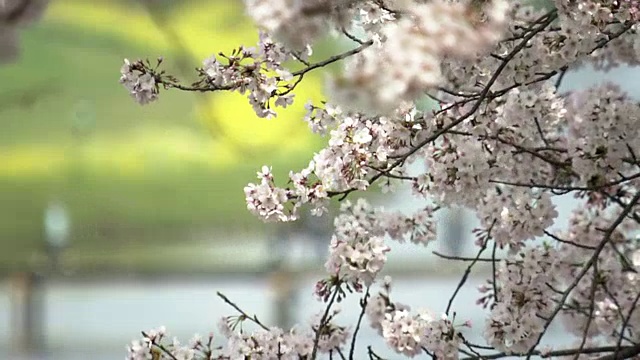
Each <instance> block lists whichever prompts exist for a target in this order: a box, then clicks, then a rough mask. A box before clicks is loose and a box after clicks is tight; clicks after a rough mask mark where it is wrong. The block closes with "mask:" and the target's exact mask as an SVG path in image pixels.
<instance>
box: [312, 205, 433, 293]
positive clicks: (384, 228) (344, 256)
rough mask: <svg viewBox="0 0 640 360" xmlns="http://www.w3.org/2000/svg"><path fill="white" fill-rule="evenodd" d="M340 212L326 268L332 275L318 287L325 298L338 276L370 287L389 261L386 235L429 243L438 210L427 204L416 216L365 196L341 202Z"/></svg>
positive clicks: (349, 282)
mask: <svg viewBox="0 0 640 360" xmlns="http://www.w3.org/2000/svg"><path fill="white" fill-rule="evenodd" d="M340 210H341V214H340V215H339V216H337V217H336V218H335V221H334V226H335V232H334V235H333V237H332V238H331V243H330V246H329V258H328V259H327V261H326V263H325V269H326V271H327V273H328V274H329V275H330V277H331V278H330V279H329V280H323V281H321V282H320V283H319V285H318V286H317V288H316V293H317V295H318V296H319V297H320V298H326V296H327V295H328V294H329V292H330V289H331V286H332V285H333V283H334V282H335V279H339V280H340V281H342V282H344V283H346V284H348V285H349V286H351V287H352V288H353V289H355V290H356V291H360V290H361V289H362V288H363V286H366V287H370V286H371V285H372V284H373V282H374V279H375V278H376V277H377V275H378V273H380V271H382V269H383V267H384V265H385V263H386V261H387V256H386V253H388V252H389V251H390V248H389V247H388V246H387V245H386V243H385V236H389V237H390V238H391V239H393V240H396V241H399V242H405V241H406V240H409V241H411V242H413V243H415V244H421V245H425V246H426V245H427V244H428V243H429V242H431V241H433V240H435V238H436V232H435V222H434V219H433V216H434V213H435V211H436V209H434V208H432V207H426V208H424V209H421V210H419V211H417V212H416V213H415V214H413V215H409V216H407V215H405V214H402V213H400V212H388V211H385V209H384V208H382V207H379V208H373V207H372V206H371V205H370V204H369V203H368V202H367V201H366V200H365V199H362V198H360V199H358V201H357V202H355V203H352V202H351V201H349V200H346V201H345V202H343V203H342V205H341V208H340Z"/></svg>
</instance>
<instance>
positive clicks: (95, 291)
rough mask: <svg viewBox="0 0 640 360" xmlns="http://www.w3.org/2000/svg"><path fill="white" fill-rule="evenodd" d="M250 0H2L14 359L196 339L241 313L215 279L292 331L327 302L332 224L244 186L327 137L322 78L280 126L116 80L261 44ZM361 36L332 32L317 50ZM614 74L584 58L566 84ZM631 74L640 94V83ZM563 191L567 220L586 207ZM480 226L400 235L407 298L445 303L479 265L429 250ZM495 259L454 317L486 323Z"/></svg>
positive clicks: (346, 317) (460, 219)
mask: <svg viewBox="0 0 640 360" xmlns="http://www.w3.org/2000/svg"><path fill="white" fill-rule="evenodd" d="M14 1H18V0H14ZM20 1H23V2H26V3H28V2H34V3H37V2H38V1H36V0H20ZM1 3H2V2H1V1H0V4H1ZM9 3H11V0H9ZM242 6H243V5H242V2H241V1H230V0H183V1H169V0H167V1H163V0H146V1H144V0H91V1H86V0H55V1H50V2H49V4H48V6H47V7H46V9H45V8H44V7H42V8H41V9H40V10H42V11H41V14H40V15H41V16H40V17H38V16H37V15H38V14H35V13H34V14H35V15H33V14H30V15H29V16H33V19H36V18H37V21H34V22H33V23H30V24H28V26H22V25H21V23H17V24H14V22H15V21H14V20H15V18H14V17H12V16H10V15H11V14H8V12H5V13H3V12H2V11H0V21H4V23H0V61H2V65H1V66H0V124H1V125H2V127H1V130H0V359H5V358H6V359H25V360H26V359H29V360H32V359H60V360H62V359H65V360H67V359H71V360H73V359H85V358H87V357H89V356H91V358H92V359H95V360H98V359H113V358H123V357H124V356H125V354H126V345H127V344H128V343H129V342H130V341H131V340H132V339H134V338H138V337H139V335H140V331H142V330H148V329H151V328H156V327H158V326H160V325H164V326H166V327H167V328H168V329H169V332H170V334H171V335H175V336H178V337H180V338H181V339H183V340H185V341H186V340H188V339H189V338H190V337H191V335H193V334H194V333H200V334H203V335H205V336H206V334H208V333H209V332H210V331H215V330H216V326H215V324H216V322H217V320H218V319H219V318H220V317H221V316H223V315H232V314H234V312H233V309H231V308H229V307H227V306H226V305H224V304H223V302H222V301H221V300H220V299H218V298H217V297H216V295H215V294H216V291H221V292H223V293H224V294H226V295H227V296H228V297H229V298H230V299H232V300H233V301H235V302H236V303H237V304H238V305H240V306H241V307H242V308H243V309H244V310H246V311H247V312H249V313H255V314H257V315H258V316H259V317H260V318H261V319H262V320H263V321H264V322H266V323H269V324H273V325H279V326H282V327H288V326H291V325H292V324H293V323H294V322H296V321H303V322H304V321H306V319H307V318H308V316H309V315H310V314H312V313H314V312H315V311H319V310H320V309H321V308H322V305H321V304H319V303H317V302H315V301H314V300H313V297H312V295H311V294H312V291H313V285H314V283H315V281H317V280H318V279H320V278H321V276H322V272H321V270H322V264H323V262H324V256H325V253H326V250H327V249H326V248H327V245H328V239H329V237H330V234H331V231H332V229H331V227H332V224H331V219H330V218H328V217H325V218H321V219H316V218H303V219H302V220H301V221H299V222H296V223H295V224H288V225H274V224H263V223H262V222H260V221H259V220H257V219H256V218H254V217H252V216H251V215H250V214H249V213H248V211H246V207H245V201H244V194H243V191H242V190H243V187H244V186H245V185H246V184H247V183H248V182H253V181H254V180H255V174H256V171H258V170H259V169H260V167H261V166H262V165H265V164H269V165H273V169H274V172H275V173H276V175H277V176H280V177H281V178H282V177H284V176H286V175H287V174H288V171H289V170H292V169H300V168H302V167H303V166H306V164H307V162H308V160H309V159H310V158H311V156H312V155H313V152H314V151H317V150H318V149H320V148H321V147H322V144H323V142H324V141H325V140H324V139H322V138H319V137H314V136H311V135H310V132H309V131H308V129H307V125H306V124H305V123H304V122H303V121H302V120H301V119H302V116H303V114H304V109H303V105H304V103H305V102H306V101H307V100H309V99H313V100H316V101H319V100H322V99H323V98H322V95H321V91H322V89H321V88H322V76H321V74H313V75H312V76H309V77H305V80H306V81H304V82H303V85H302V86H300V87H299V88H298V91H297V93H296V94H297V95H296V103H295V104H294V106H293V107H292V108H291V109H288V110H287V111H280V113H279V115H278V118H276V119H274V120H271V121H266V120H263V119H257V118H256V117H255V115H254V114H253V111H252V110H251V107H250V106H249V105H248V103H247V101H246V99H245V98H244V97H243V96H242V95H238V94H222V93H220V94H190V93H189V94H188V93H179V92H176V91H172V92H162V93H161V99H160V101H159V102H157V103H154V104H152V105H150V106H145V107H141V106H139V105H137V104H136V103H135V102H134V101H133V100H132V99H130V98H129V95H128V94H127V92H126V90H125V89H124V88H123V87H122V86H121V85H120V84H119V83H118V78H119V72H118V70H119V68H120V66H121V64H122V61H123V58H125V57H127V58H130V59H137V58H147V57H148V58H149V59H150V60H151V61H152V62H153V61H155V58H156V57H157V56H163V57H164V58H165V59H166V60H165V63H164V67H165V69H167V70H168V71H169V72H170V73H172V74H175V75H177V76H178V77H180V78H182V79H185V80H186V81H189V80H192V79H193V76H194V74H195V72H194V71H193V69H194V68H195V67H197V66H199V65H200V64H201V61H202V59H204V58H206V57H209V56H211V55H212V54H213V53H216V52H218V51H226V52H228V51H230V50H232V49H233V48H235V47H237V46H238V45H240V44H243V45H247V46H253V45H254V44H255V43H256V41H257V33H256V30H255V29H254V27H253V26H252V24H251V22H250V21H249V20H248V19H247V18H246V17H245V16H244V13H243V8H242ZM36 13H37V11H36ZM12 14H14V15H15V14H18V12H14V13H12ZM27 20H28V19H27ZM26 22H29V21H26ZM349 45H350V44H349V43H348V42H345V43H340V42H336V41H329V40H327V41H326V42H323V43H321V44H319V46H318V47H317V49H316V53H315V55H314V56H316V57H317V58H322V57H323V56H327V55H329V54H333V53H336V52H338V51H339V50H340V49H342V48H346V47H347V46H349ZM634 74H636V73H635V72H634V73H632V70H630V69H617V70H615V71H613V72H612V73H611V74H609V75H607V76H608V77H610V78H613V79H632V78H633V75H634ZM603 78H604V75H603V74H598V73H594V72H592V71H590V70H585V71H581V72H576V73H571V74H569V75H568V76H567V80H566V82H565V84H567V86H568V87H574V88H582V87H584V86H587V85H590V84H592V83H595V82H598V81H601V80H602V79H603ZM627 81H628V80H627ZM622 85H623V87H625V89H627V90H628V91H630V92H631V93H632V94H637V91H638V86H640V84H637V83H635V84H631V83H625V82H622ZM385 199H386V201H382V199H378V198H377V196H376V195H375V194H374V195H373V197H372V199H371V200H372V201H374V202H377V203H379V204H382V205H385V206H386V207H388V208H398V209H402V210H403V211H411V210H414V209H417V208H418V207H419V206H420V205H421V204H420V203H417V202H415V201H413V200H412V199H411V198H410V197H409V195H408V194H407V193H404V192H402V191H401V192H399V193H397V194H395V195H394V196H392V197H391V198H389V197H385ZM557 204H558V205H559V207H560V214H561V221H560V226H562V224H565V223H566V219H567V214H568V213H569V211H570V210H571V208H572V206H573V202H572V200H571V199H569V198H561V199H558V201H557ZM474 221H475V220H474V218H473V216H470V214H467V213H464V212H462V211H459V210H454V211H451V212H449V213H445V214H444V215H443V217H442V219H441V224H440V226H441V233H440V238H439V240H438V243H437V244H435V245H433V246H432V247H430V248H428V249H422V248H418V247H414V246H411V245H393V246H392V247H393V251H392V254H393V255H392V256H391V259H390V262H389V265H388V268H387V274H390V275H391V276H392V277H393V278H394V279H395V283H396V285H395V290H394V298H395V299H396V300H400V301H402V302H405V303H409V304H410V305H413V306H414V307H417V308H420V307H428V308H430V309H433V310H435V311H444V309H445V307H446V303H447V300H448V298H449V294H451V293H452V291H453V289H454V288H455V286H456V285H457V283H458V281H459V279H460V277H461V275H462V273H463V271H464V267H463V265H464V264H452V263H449V262H443V261H441V260H439V259H438V258H436V257H435V256H434V255H432V254H431V252H432V251H433V250H438V251H441V252H443V253H446V254H452V255H467V256H470V255H472V254H474V253H475V250H474V248H473V246H472V244H471V242H472V239H471V238H470V236H469V235H470V230H471V229H472V228H473V227H474V224H475V223H474ZM487 270H488V269H486V268H482V267H477V268H476V271H475V272H474V273H473V276H472V277H471V278H470V280H469V281H468V284H469V286H468V287H466V288H465V289H463V291H462V292H461V293H460V294H459V296H458V298H457V301H456V303H455V304H456V308H457V309H459V311H458V316H457V318H459V319H463V320H461V322H462V321H464V319H472V322H473V323H474V324H475V326H474V329H472V330H471V331H472V334H470V335H469V336H470V338H471V339H474V338H476V337H477V334H478V332H479V331H481V329H482V326H483V319H484V313H483V312H482V311H479V310H478V309H476V308H475V307H474V305H473V304H474V303H475V300H476V298H477V297H479V295H478V293H477V292H476V291H475V290H474V287H475V286H477V285H478V284H480V283H482V282H484V279H486V278H487V277H488V275H487ZM443 294H446V295H444V296H443ZM342 308H343V309H344V313H343V322H344V324H354V323H355V321H354V320H355V319H356V318H357V312H358V306H357V297H353V298H351V299H348V300H347V301H346V302H345V303H344V304H343V305H342ZM474 334H475V335H474ZM362 336H363V337H362V339H361V341H360V342H359V344H360V346H359V347H358V349H359V350H360V351H362V354H363V356H364V351H365V350H366V345H369V344H373V345H374V349H375V350H376V351H377V352H378V353H379V354H382V355H386V356H388V357H389V358H394V356H393V355H392V354H391V353H390V352H389V351H387V350H386V347H385V346H384V344H383V343H382V342H381V341H380V340H379V339H378V338H377V337H376V336H375V334H374V333H373V332H372V331H371V330H369V329H365V330H364V331H363V333H362ZM560 340H562V339H560ZM560 340H558V337H556V338H554V339H549V340H548V341H560Z"/></svg>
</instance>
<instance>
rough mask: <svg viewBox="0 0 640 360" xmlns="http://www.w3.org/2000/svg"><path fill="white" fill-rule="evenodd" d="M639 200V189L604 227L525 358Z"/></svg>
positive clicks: (528, 356) (528, 357)
mask: <svg viewBox="0 0 640 360" xmlns="http://www.w3.org/2000/svg"><path fill="white" fill-rule="evenodd" d="M639 200H640V191H639V192H637V193H636V194H635V196H634V197H633V198H632V199H631V201H629V203H628V204H627V206H626V207H625V208H624V209H623V210H622V213H621V214H620V215H619V216H618V217H617V218H616V219H615V221H614V222H613V223H612V224H611V226H609V228H608V229H606V231H605V232H604V235H603V238H602V241H601V242H600V244H599V245H598V247H597V248H596V249H595V250H594V252H593V255H592V256H591V257H590V258H589V260H588V261H587V263H586V264H585V265H584V267H583V268H582V270H581V271H580V273H578V275H577V276H576V278H575V279H574V281H573V282H572V283H571V284H570V285H569V287H567V289H565V291H564V294H563V295H562V297H561V299H560V304H559V305H558V306H556V308H555V309H554V310H553V312H552V313H551V316H549V318H548V319H547V321H546V322H545V324H544V326H543V330H542V331H541V332H540V334H539V335H538V337H537V339H536V342H535V343H534V345H533V346H532V347H531V350H529V352H528V353H527V360H528V359H530V358H531V356H532V355H533V351H534V349H535V348H536V347H537V346H538V344H540V340H542V337H543V336H544V334H545V333H546V331H547V329H548V328H549V326H550V325H551V322H552V321H553V319H554V318H555V317H556V315H558V313H559V312H560V310H562V305H564V303H565V302H566V301H567V299H568V298H569V294H570V293H571V291H572V290H573V289H574V288H575V287H576V286H577V285H578V283H579V282H580V280H582V277H584V275H585V274H586V273H587V272H588V271H589V269H591V267H592V266H593V264H594V263H595V262H596V260H597V259H598V257H599V256H600V253H601V252H602V250H603V249H604V247H605V246H606V245H607V243H608V242H609V241H610V240H611V235H613V233H614V231H615V230H616V228H617V227H618V225H620V224H621V223H622V221H623V220H624V219H625V217H626V216H627V214H629V212H631V211H632V209H633V207H634V206H635V205H636V204H637V203H638V201H639Z"/></svg>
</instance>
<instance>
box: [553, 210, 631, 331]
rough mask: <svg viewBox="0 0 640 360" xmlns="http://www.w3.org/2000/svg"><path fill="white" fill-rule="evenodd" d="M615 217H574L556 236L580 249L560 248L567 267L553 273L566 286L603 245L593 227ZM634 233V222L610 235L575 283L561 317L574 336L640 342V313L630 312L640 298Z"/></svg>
mask: <svg viewBox="0 0 640 360" xmlns="http://www.w3.org/2000/svg"><path fill="white" fill-rule="evenodd" d="M615 215H618V214H616V213H615V212H614V213H610V212H606V211H602V210H598V209H593V210H585V209H582V210H578V211H576V212H574V213H573V215H572V218H571V221H570V225H569V228H568V229H567V230H566V231H564V232H561V233H559V234H558V236H559V237H561V236H562V237H563V238H564V239H567V240H569V241H570V242H572V243H577V244H579V245H581V246H573V245H572V244H571V243H564V244H562V245H561V246H560V247H559V255H560V256H561V257H562V258H563V261H564V263H565V265H564V267H561V268H560V269H559V270H560V271H559V272H558V273H557V274H558V275H560V277H559V279H561V280H563V281H564V282H565V283H566V284H570V283H571V282H572V281H575V279H576V278H577V277H578V274H579V273H580V272H581V271H582V270H581V269H582V264H584V263H585V262H587V261H589V260H590V258H591V257H592V256H593V250H592V249H593V248H594V247H597V246H598V245H599V244H600V242H601V239H600V237H601V233H602V232H601V231H598V230H597V229H606V228H607V227H610V224H611V219H612V218H613V217H614V216H615ZM638 230H640V228H639V226H638V223H637V222H634V221H629V220H624V221H623V223H622V224H621V225H620V226H619V227H618V228H617V229H615V230H614V231H613V232H611V235H610V236H609V237H610V239H609V242H608V244H607V246H604V247H603V248H602V249H601V250H600V254H599V256H598V257H597V260H596V261H595V264H594V267H593V268H592V269H591V270H590V271H589V272H586V273H585V275H584V276H583V277H582V278H581V279H579V282H578V283H577V284H576V286H575V289H574V290H573V292H571V296H570V298H569V299H570V303H571V306H570V307H569V308H568V309H567V310H566V311H565V312H564V314H563V316H564V320H565V324H566V325H567V327H568V329H569V330H570V331H572V332H574V333H576V335H578V336H581V335H583V334H587V335H588V337H589V338H590V339H596V338H597V337H598V336H604V337H605V339H609V340H611V341H613V342H614V343H615V342H616V341H617V340H618V339H620V338H625V337H626V338H627V339H629V340H631V341H638V340H640V331H639V330H640V315H639V314H637V313H636V312H635V311H634V310H635V308H636V307H637V306H638V302H639V300H638V298H640V278H639V277H638V270H639V269H640V262H639V261H638V260H640V259H638V258H637V257H638V256H637V255H636V254H638V250H639V249H640V243H639V242H638V240H636V239H635V237H634V236H633V234H634V233H636V234H637V233H638ZM599 235H600V236H599ZM589 314H591V316H589Z"/></svg>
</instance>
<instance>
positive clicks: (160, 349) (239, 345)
mask: <svg viewBox="0 0 640 360" xmlns="http://www.w3.org/2000/svg"><path fill="white" fill-rule="evenodd" d="M332 316H335V313H334V314H333V315H332ZM327 320H328V321H327ZM327 320H325V321H324V322H322V324H323V327H322V331H320V335H318V340H317V343H316V342H315V338H316V335H315V334H316V333H318V325H315V326H311V327H310V328H309V329H307V330H303V329H301V328H298V327H294V328H292V329H291V330H289V331H284V330H282V329H280V328H278V327H270V328H267V327H259V328H258V329H256V330H255V331H252V332H247V331H244V330H243V329H242V325H243V323H245V322H247V318H246V315H241V316H232V317H223V318H221V319H220V321H219V322H218V329H217V332H216V333H217V334H218V335H217V336H216V335H215V334H214V333H213V332H212V333H211V334H209V336H208V337H207V338H202V337H201V336H200V335H198V334H196V335H195V336H194V337H193V338H192V339H191V340H189V342H188V343H187V344H181V343H180V341H179V340H178V339H177V338H175V337H174V338H173V339H172V340H171V341H170V342H168V340H167V338H168V334H167V331H166V328H165V327H160V328H158V329H153V330H150V331H148V332H144V333H143V337H142V339H139V340H134V341H132V342H131V344H130V345H129V346H127V350H128V354H127V359H129V360H149V359H172V360H176V359H179V360H193V359H228V360H240V359H256V360H268V359H283V360H298V359H300V358H301V357H303V358H307V357H310V356H311V354H313V353H316V352H317V353H320V354H326V353H329V352H330V351H335V350H336V349H338V350H339V349H341V348H342V347H343V346H344V344H345V343H346V341H347V340H348V338H349V335H350V333H349V331H348V329H347V328H346V327H343V326H338V325H334V324H332V323H331V322H330V320H331V319H327ZM312 321H315V322H314V323H315V324H320V323H321V316H317V317H316V318H314V319H312ZM256 322H257V323H258V325H261V323H260V322H259V321H257V320H256ZM221 341H222V343H223V344H222V345H219V344H218V343H220V342H221Z"/></svg>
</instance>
